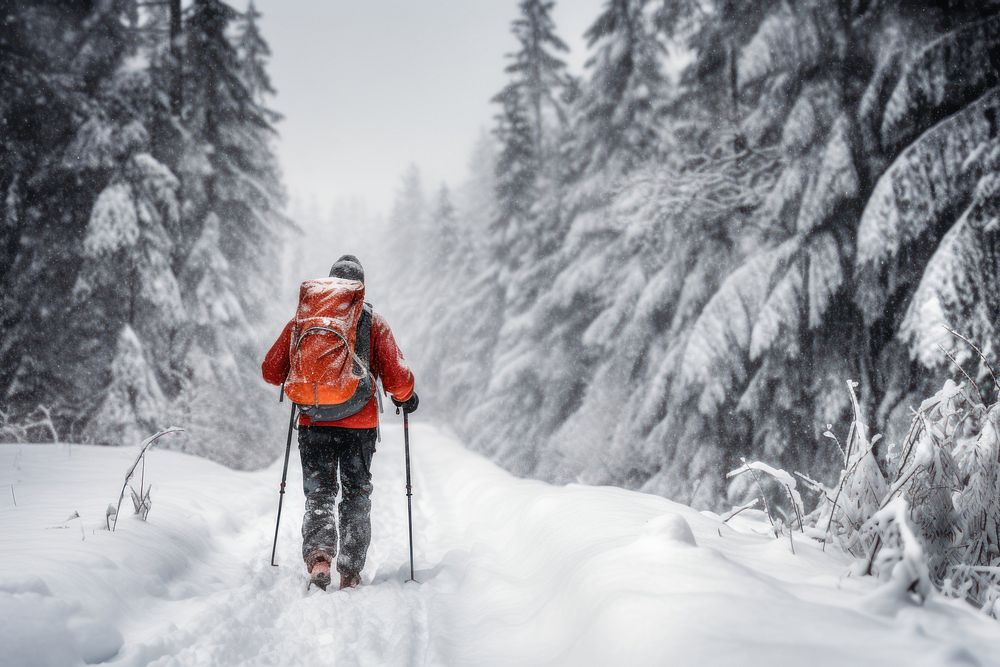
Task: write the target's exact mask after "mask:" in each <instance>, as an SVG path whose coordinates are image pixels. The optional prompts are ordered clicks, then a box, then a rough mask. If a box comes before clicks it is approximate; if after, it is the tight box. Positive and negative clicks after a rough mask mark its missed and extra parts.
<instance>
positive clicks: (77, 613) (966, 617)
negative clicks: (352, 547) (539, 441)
mask: <svg viewBox="0 0 1000 667" xmlns="http://www.w3.org/2000/svg"><path fill="white" fill-rule="evenodd" d="M412 430H413V433H412V438H413V442H412V446H413V464H414V492H415V501H416V503H415V516H414V521H415V535H416V544H415V548H416V560H417V579H418V580H419V581H420V582H421V583H419V584H413V583H409V584H407V583H404V580H405V578H406V576H407V573H408V564H407V550H406V504H405V497H404V496H403V470H402V468H403V466H402V451H401V449H402V448H401V445H400V442H401V440H402V437H401V433H400V431H399V429H398V428H395V427H389V428H386V429H385V439H384V441H383V442H382V443H381V444H380V446H379V451H378V453H377V454H376V456H375V460H374V464H373V466H374V471H373V472H374V476H375V484H376V491H375V496H374V497H373V504H374V508H373V515H372V522H373V544H372V549H371V551H370V552H369V559H368V565H367V567H366V570H365V572H364V575H363V577H364V581H365V585H364V586H363V587H362V588H360V589H358V590H352V591H345V592H331V593H322V592H319V591H312V592H309V593H306V592H305V576H304V571H303V570H302V568H301V565H300V555H299V548H300V544H301V542H300V540H299V537H298V530H299V523H298V522H299V519H300V517H301V511H302V499H301V492H300V490H299V483H300V480H301V475H300V471H299V469H298V466H297V465H295V455H294V453H293V465H292V468H291V470H290V474H289V490H290V492H289V494H288V496H287V497H286V505H285V507H286V510H285V511H286V514H285V515H284V519H283V525H282V529H281V535H280V541H279V548H278V562H279V563H280V567H278V568H272V567H271V566H270V564H269V560H268V559H269V556H270V540H271V537H272V534H273V527H274V523H273V522H274V509H275V503H276V500H277V498H276V496H277V494H276V489H277V481H278V479H279V477H280V469H278V468H276V467H272V468H271V469H270V470H266V471H263V472H259V473H244V472H235V471H232V470H229V469H226V468H223V467H220V466H218V465H216V464H213V463H210V462H208V461H205V460H202V459H198V458H195V457H191V456H187V455H183V454H179V453H174V452H168V451H158V450H155V449H154V450H153V451H152V452H151V453H150V454H149V455H148V456H149V458H148V461H147V466H146V473H145V481H146V483H147V484H149V483H151V484H152V499H153V504H152V511H151V512H150V515H149V520H148V522H142V521H139V520H138V519H135V518H133V517H130V516H127V514H130V513H131V508H130V507H128V508H125V507H124V506H123V512H122V517H121V519H120V521H119V524H118V529H117V531H116V532H114V533H111V532H109V531H107V530H106V529H105V527H104V526H105V518H104V515H105V509H106V507H107V505H108V503H110V502H114V501H115V500H116V499H117V495H118V491H119V490H120V488H121V481H122V476H123V475H124V472H125V470H126V469H127V468H128V466H129V465H130V464H131V462H132V460H133V458H134V456H135V454H136V449H135V448H120V449H109V448H99V447H84V446H73V447H67V446H65V445H9V446H2V447H0V475H2V477H0V483H2V485H3V487H2V488H0V491H2V494H0V556H2V558H0V618H2V619H3V621H4V622H3V624H2V625H0V646H2V647H3V654H2V657H0V662H2V663H3V664H10V665H73V664H84V663H102V662H106V663H110V664H114V665H146V664H154V665H236V664H261V665H295V664H308V665H321V664H339V665H352V664H365V665H368V664H371V665H382V664H390V665H391V664H431V665H438V664H462V665H468V664H473V665H477V664H481V665H504V664H529V665H534V664H537V665H542V664H575V665H579V664H587V665H589V664H595V665H599V664H631V665H644V664H650V665H653V664H660V665H662V664H671V665H715V664H729V665H734V664H740V665H753V664H768V665H801V664H812V665H842V664H903V663H906V664H913V665H946V664H963V665H987V664H995V656H996V655H1000V626H997V624H996V623H995V622H994V621H992V620H990V619H988V618H986V617H984V616H982V615H980V614H979V613H977V612H976V611H974V610H973V609H972V608H970V607H968V606H967V605H965V604H963V603H960V602H956V601H954V600H947V599H944V598H941V597H939V596H932V597H931V599H930V600H929V601H928V603H927V604H925V605H924V606H916V605H914V604H913V603H912V602H910V601H909V600H908V599H907V598H905V597H902V598H899V597H896V594H895V593H893V592H892V591H891V589H887V588H881V589H880V588H878V587H877V586H876V582H875V581H874V580H871V579H867V578H854V577H850V576H847V572H848V566H849V562H848V560H847V559H846V558H845V557H843V556H842V555H839V554H836V553H822V552H821V551H820V550H819V548H818V546H817V545H815V544H813V543H811V542H809V541H808V540H806V539H805V538H804V537H801V536H799V535H796V545H795V546H796V552H797V553H796V555H792V554H791V553H790V550H789V545H788V541H787V538H785V539H782V540H775V539H774V538H773V537H771V536H770V535H769V534H768V530H767V528H768V527H767V522H766V519H764V518H763V517H762V515H760V514H758V513H755V512H753V511H747V512H744V513H742V514H740V515H739V516H738V517H736V518H734V519H733V520H731V521H729V522H728V523H723V522H722V521H721V520H720V518H719V517H717V516H716V515H714V514H711V513H703V512H697V511H695V510H692V509H690V508H688V507H685V506H683V505H678V504H676V503H672V502H670V501H667V500H664V499H662V498H659V497H656V496H651V495H645V494H640V493H635V492H630V491H624V490H621V489H615V488H601V487H587V486H582V485H570V486H565V487H555V486H551V485H548V484H545V483H542V482H537V481H531V480H523V479H517V478H515V477H512V476H511V475H510V474H508V473H506V472H504V471H502V470H501V469H499V468H498V467H496V466H495V465H494V464H492V463H490V462H488V461H486V460H485V459H483V458H481V457H480V456H478V455H476V454H473V453H470V452H468V451H467V450H465V449H464V448H462V446H461V445H460V444H459V443H457V442H456V441H454V440H453V439H451V438H450V437H448V436H446V435H444V434H442V433H440V432H439V431H437V430H436V429H434V428H433V427H431V426H428V425H424V424H415V425H414V426H413V429H412ZM11 487H12V488H13V493H12V488H11ZM15 498H16V503H17V504H16V506H15V504H14V501H15ZM127 502H128V501H127V500H126V503H127ZM76 513H78V514H79V518H73V519H69V517H71V516H73V515H74V514H76Z"/></svg>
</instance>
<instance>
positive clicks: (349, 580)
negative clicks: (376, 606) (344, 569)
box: [340, 572, 361, 590]
mask: <svg viewBox="0 0 1000 667" xmlns="http://www.w3.org/2000/svg"><path fill="white" fill-rule="evenodd" d="M360 585H361V575H360V574H354V573H353V572H348V573H347V574H342V575H340V590H344V589H345V588H357V587H358V586H360Z"/></svg>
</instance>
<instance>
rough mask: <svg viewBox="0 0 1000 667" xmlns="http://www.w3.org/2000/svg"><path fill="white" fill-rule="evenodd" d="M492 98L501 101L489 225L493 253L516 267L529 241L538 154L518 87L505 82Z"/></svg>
mask: <svg viewBox="0 0 1000 667" xmlns="http://www.w3.org/2000/svg"><path fill="white" fill-rule="evenodd" d="M494 101H495V102H497V103H499V104H500V105H501V111H500V113H499V114H497V116H496V119H497V126H496V129H495V130H494V134H495V136H496V137H497V140H498V141H499V142H500V154H499V156H498V157H497V162H496V179H497V180H496V200H497V212H496V213H497V214H496V218H495V220H494V222H493V225H492V237H493V241H492V243H493V247H494V253H495V254H496V257H497V258H498V259H499V261H500V262H501V263H502V264H503V265H504V266H506V267H509V268H513V269H516V268H517V266H518V265H519V263H520V255H521V254H522V253H523V252H525V250H526V248H527V246H528V245H530V243H531V239H532V235H531V232H532V230H531V222H532V215H531V203H532V201H533V200H534V198H535V196H536V194H535V180H536V178H537V176H538V169H539V165H538V155H537V154H536V153H535V150H534V138H533V133H532V129H531V124H530V122H529V119H528V113H527V109H525V106H524V99H523V96H522V94H521V90H520V89H519V88H518V86H516V85H513V84H511V85H509V86H507V87H506V88H505V89H504V90H503V91H502V92H501V93H500V94H499V95H498V96H497V97H495V98H494Z"/></svg>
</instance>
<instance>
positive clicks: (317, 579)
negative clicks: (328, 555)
mask: <svg viewBox="0 0 1000 667" xmlns="http://www.w3.org/2000/svg"><path fill="white" fill-rule="evenodd" d="M309 581H310V583H312V585H313V586H317V587H319V588H322V589H323V590H324V591H325V590H326V587H327V586H329V585H330V561H328V560H323V559H318V560H317V561H316V562H315V563H313V566H312V569H310V570H309Z"/></svg>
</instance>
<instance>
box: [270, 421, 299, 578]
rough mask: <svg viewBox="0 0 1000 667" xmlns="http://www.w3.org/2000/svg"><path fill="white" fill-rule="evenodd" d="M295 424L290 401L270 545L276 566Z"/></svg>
mask: <svg viewBox="0 0 1000 667" xmlns="http://www.w3.org/2000/svg"><path fill="white" fill-rule="evenodd" d="M294 425H295V404H294V403H292V414H291V415H290V416H289V417H288V442H287V443H285V468H284V470H282V471H281V486H280V487H279V490H278V520H277V521H275V522H274V546H273V547H271V565H273V566H274V567H278V564H277V563H275V562H274V554H275V552H277V551H278V527H279V526H281V505H282V504H283V503H284V502H285V482H286V481H287V480H288V455H289V454H290V453H291V451H292V427H293V426H294Z"/></svg>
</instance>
